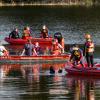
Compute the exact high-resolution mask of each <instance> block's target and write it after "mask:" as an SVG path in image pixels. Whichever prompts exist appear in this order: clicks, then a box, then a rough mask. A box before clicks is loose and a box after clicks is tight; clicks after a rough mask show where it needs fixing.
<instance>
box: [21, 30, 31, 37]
mask: <svg viewBox="0 0 100 100" xmlns="http://www.w3.org/2000/svg"><path fill="white" fill-rule="evenodd" d="M30 34H31V33H30V31H29V30H24V32H23V37H29V36H30Z"/></svg>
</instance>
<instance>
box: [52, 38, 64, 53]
mask: <svg viewBox="0 0 100 100" xmlns="http://www.w3.org/2000/svg"><path fill="white" fill-rule="evenodd" d="M51 53H52V55H60V54H62V53H64V48H63V47H62V46H61V45H60V44H59V43H58V40H57V39H54V40H53V42H52V48H51Z"/></svg>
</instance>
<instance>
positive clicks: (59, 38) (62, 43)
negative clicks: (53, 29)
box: [54, 32, 64, 48]
mask: <svg viewBox="0 0 100 100" xmlns="http://www.w3.org/2000/svg"><path fill="white" fill-rule="evenodd" d="M54 39H57V40H58V43H59V44H60V45H61V46H62V47H63V48H64V38H63V36H62V34H61V33H60V32H57V33H55V34H54Z"/></svg>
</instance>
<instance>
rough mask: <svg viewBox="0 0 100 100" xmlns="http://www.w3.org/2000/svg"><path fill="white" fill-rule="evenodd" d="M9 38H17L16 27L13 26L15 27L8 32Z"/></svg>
mask: <svg viewBox="0 0 100 100" xmlns="http://www.w3.org/2000/svg"><path fill="white" fill-rule="evenodd" d="M9 38H13V39H18V38H20V36H19V33H18V29H17V28H15V29H14V30H13V31H12V32H11V33H10V34H9Z"/></svg>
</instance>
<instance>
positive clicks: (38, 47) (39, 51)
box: [35, 42, 42, 55]
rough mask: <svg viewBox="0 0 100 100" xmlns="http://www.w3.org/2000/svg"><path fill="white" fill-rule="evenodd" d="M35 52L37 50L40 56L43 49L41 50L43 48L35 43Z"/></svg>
mask: <svg viewBox="0 0 100 100" xmlns="http://www.w3.org/2000/svg"><path fill="white" fill-rule="evenodd" d="M35 50H36V52H37V54H38V55H40V54H42V49H41V47H40V45H39V42H36V43H35Z"/></svg>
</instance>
